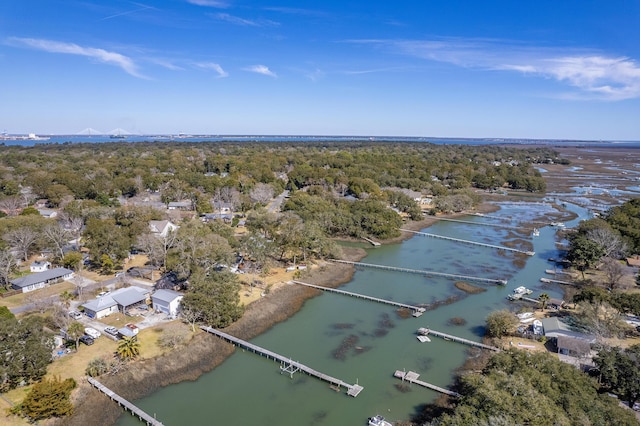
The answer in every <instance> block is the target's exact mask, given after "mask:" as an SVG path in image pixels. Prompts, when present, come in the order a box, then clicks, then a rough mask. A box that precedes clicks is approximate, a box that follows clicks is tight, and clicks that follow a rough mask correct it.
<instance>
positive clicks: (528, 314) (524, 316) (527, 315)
mask: <svg viewBox="0 0 640 426" xmlns="http://www.w3.org/2000/svg"><path fill="white" fill-rule="evenodd" d="M533 315H534V313H533V312H522V313H520V314H517V315H516V316H517V317H518V318H519V319H521V320H523V319H527V318H531V317H532V316H533Z"/></svg>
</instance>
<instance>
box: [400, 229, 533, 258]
mask: <svg viewBox="0 0 640 426" xmlns="http://www.w3.org/2000/svg"><path fill="white" fill-rule="evenodd" d="M400 230H401V231H404V232H410V233H412V234H416V235H421V236H423V237H431V238H439V239H441V240H447V241H455V242H457V243H465V244H472V245H475V246H481V247H489V248H493V249H498V250H506V251H513V252H516V253H521V254H526V255H527V256H533V255H535V254H536V252H535V251H525V250H518V249H515V248H511V247H505V246H498V245H495V244H486V243H479V242H477V241H470V240H462V239H460V238H453V237H445V236H443V235H436V234H429V233H427V232H418V231H412V230H410V229H402V228H401V229H400Z"/></svg>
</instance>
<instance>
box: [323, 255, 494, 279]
mask: <svg viewBox="0 0 640 426" xmlns="http://www.w3.org/2000/svg"><path fill="white" fill-rule="evenodd" d="M329 261H330V262H336V263H344V264H347V265H354V266H364V267H368V268H377V269H384V270H386V271H395V272H407V273H409V274H419V275H431V276H434V277H445V278H452V279H455V280H465V281H476V282H482V283H491V284H499V285H507V280H500V279H494V278H482V277H471V276H468V275H456V274H446V273H444V272H434V271H425V270H422V269H409V268H398V267H397V266H386V265H376V264H373V263H363V262H352V261H350V260H341V259H329Z"/></svg>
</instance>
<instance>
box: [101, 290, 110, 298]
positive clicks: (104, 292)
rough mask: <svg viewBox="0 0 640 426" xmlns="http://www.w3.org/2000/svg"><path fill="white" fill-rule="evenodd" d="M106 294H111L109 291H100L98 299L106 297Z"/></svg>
mask: <svg viewBox="0 0 640 426" xmlns="http://www.w3.org/2000/svg"><path fill="white" fill-rule="evenodd" d="M108 294H111V292H110V291H101V292H100V293H98V297H102V296H106V295H108Z"/></svg>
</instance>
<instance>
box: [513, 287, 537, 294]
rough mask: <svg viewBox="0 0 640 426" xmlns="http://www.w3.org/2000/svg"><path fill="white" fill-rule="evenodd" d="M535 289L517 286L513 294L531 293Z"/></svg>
mask: <svg viewBox="0 0 640 426" xmlns="http://www.w3.org/2000/svg"><path fill="white" fill-rule="evenodd" d="M531 293H533V290H529V289H528V288H526V287H524V286H520V287H516V288H514V289H513V294H531Z"/></svg>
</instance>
